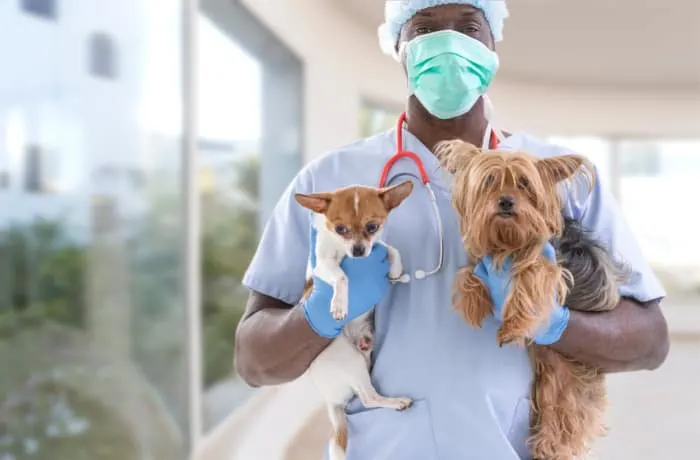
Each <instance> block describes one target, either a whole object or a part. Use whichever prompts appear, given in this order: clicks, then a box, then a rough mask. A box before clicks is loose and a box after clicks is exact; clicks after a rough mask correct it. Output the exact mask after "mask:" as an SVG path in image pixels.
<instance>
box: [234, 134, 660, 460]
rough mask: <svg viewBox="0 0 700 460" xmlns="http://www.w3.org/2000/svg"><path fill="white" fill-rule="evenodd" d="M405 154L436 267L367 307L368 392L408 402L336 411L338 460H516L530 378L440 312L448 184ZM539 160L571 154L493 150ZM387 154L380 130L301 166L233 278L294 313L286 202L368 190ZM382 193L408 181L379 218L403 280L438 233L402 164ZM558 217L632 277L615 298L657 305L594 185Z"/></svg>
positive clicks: (422, 151)
mask: <svg viewBox="0 0 700 460" xmlns="http://www.w3.org/2000/svg"><path fill="white" fill-rule="evenodd" d="M404 143H405V148H406V150H410V151H413V152H415V153H416V154H417V155H418V156H419V157H420V158H421V159H422V161H423V163H424V165H425V168H426V170H427V172H428V175H429V176H430V179H431V181H432V184H433V188H434V190H435V192H436V194H437V199H438V206H439V210H440V215H441V218H442V224H443V231H444V240H445V241H444V244H445V259H444V263H443V268H442V270H441V271H440V272H439V273H437V274H435V275H432V276H429V277H427V278H425V279H423V280H413V281H411V282H410V283H408V284H397V285H394V286H393V287H392V288H391V290H390V292H389V294H388V295H387V297H386V298H385V299H384V301H382V303H380V304H379V305H378V306H377V309H376V326H377V339H376V349H375V352H374V358H375V361H374V364H373V368H372V381H373V382H374V385H375V386H376V388H377V390H378V391H379V392H380V393H381V394H384V395H387V396H408V397H411V398H413V399H414V401H415V403H414V405H413V406H412V407H411V408H410V409H408V410H407V411H405V412H396V411H393V410H390V409H370V410H367V409H364V408H363V407H362V405H361V404H360V403H359V401H358V400H357V399H355V400H353V401H352V402H351V403H350V404H349V405H348V408H347V412H348V417H349V443H348V452H347V460H368V459H371V460H464V459H475V460H517V459H528V458H530V457H529V454H528V451H527V448H526V438H527V436H528V430H529V412H530V400H529V393H530V385H531V382H532V370H531V368H530V363H529V360H528V356H527V353H526V351H525V350H524V349H522V348H518V347H517V346H515V345H509V346H504V347H503V348H500V347H499V346H498V345H497V343H496V331H497V329H498V323H497V322H496V320H494V319H492V318H489V319H488V320H487V321H486V322H485V324H484V327H483V328H482V329H473V328H472V327H470V326H469V325H467V324H466V323H465V322H464V321H463V320H462V318H461V317H460V316H459V315H458V314H457V313H456V312H455V311H454V310H453V308H452V306H451V297H452V287H453V281H454V276H455V273H456V271H457V269H458V268H459V267H461V266H463V265H465V263H466V255H465V251H464V248H463V246H462V240H461V236H460V233H459V226H458V218H457V214H456V212H455V211H454V209H453V208H452V204H451V199H450V191H449V177H448V176H447V175H446V173H445V172H444V171H443V170H441V168H440V166H439V164H438V161H437V159H436V158H435V157H434V156H433V154H432V153H431V152H430V151H429V150H428V149H427V148H426V147H425V146H424V145H423V144H422V143H421V142H420V141H419V140H418V139H417V138H416V137H415V136H413V135H412V134H411V133H409V132H408V131H407V130H406V129H404ZM499 148H501V149H517V150H524V151H527V152H530V153H532V154H534V155H538V156H541V157H548V156H555V155H562V154H567V153H572V151H571V150H568V149H564V148H562V147H558V146H555V145H552V144H548V143H546V142H543V141H541V140H538V139H535V138H533V137H532V136H529V135H527V134H525V133H515V134H513V135H512V136H510V137H509V138H507V139H506V140H505V141H503V142H502V143H501V145H500V147H499ZM395 151H396V131H395V130H390V131H387V132H385V133H382V134H379V135H377V136H374V137H371V138H368V139H364V140H362V141H359V142H356V143H354V144H351V145H349V146H347V147H343V148H341V149H338V150H335V151H332V152H330V153H328V154H326V155H324V156H322V157H320V158H318V159H316V160H314V161H312V162H311V163H309V164H308V165H306V167H304V168H303V169H302V170H301V171H300V172H299V174H298V175H297V177H296V178H295V179H294V180H293V181H292V183H291V184H290V185H289V187H288V188H287V190H286V192H285V193H284V195H283V196H282V197H281V199H280V201H279V202H278V204H277V206H276V208H275V210H274V211H273V215H272V217H271V219H270V220H269V222H268V223H267V225H266V227H265V230H264V232H263V235H262V239H261V241H260V245H259V247H258V249H257V252H256V254H255V256H254V258H253V260H252V262H251V264H250V267H249V268H248V271H247V273H246V275H245V277H244V284H245V285H246V286H247V287H248V288H250V289H253V290H255V291H258V292H261V293H263V294H266V295H269V296H272V297H276V298H278V299H280V300H282V301H284V302H286V303H289V304H296V303H297V302H298V300H299V299H300V297H301V295H302V292H303V289H304V279H305V274H306V268H307V262H308V258H309V236H308V235H309V218H308V211H306V210H304V209H303V208H302V207H301V206H299V205H298V204H297V202H296V201H295V200H294V194H295V193H314V192H322V191H332V190H335V189H337V188H340V187H345V186H350V185H355V184H363V185H372V186H376V185H377V182H378V181H379V176H380V173H381V170H382V168H383V166H384V164H385V163H386V161H387V160H388V159H389V157H391V156H392V155H393V154H394V152H395ZM389 177H390V184H395V183H399V182H400V181H403V180H406V179H413V180H414V181H415V188H414V192H413V193H412V194H411V195H410V196H409V197H408V198H407V199H406V201H404V202H403V204H402V205H401V206H399V207H398V208H397V209H395V210H394V211H392V213H391V215H390V216H389V219H388V222H387V225H386V229H385V232H384V240H385V241H386V242H387V243H389V244H390V245H392V246H394V247H395V248H397V249H398V250H399V251H400V253H401V256H402V260H403V264H404V270H405V272H406V273H414V272H415V271H416V270H426V271H429V270H432V269H433V268H434V267H435V265H436V264H437V260H438V254H439V247H438V244H439V242H438V231H437V225H436V222H435V216H434V215H433V210H432V208H431V204H430V201H429V196H428V194H427V192H426V190H425V188H424V187H423V185H422V183H421V182H420V179H419V177H420V176H419V174H418V170H417V168H416V165H415V164H414V163H413V162H412V161H410V160H408V159H403V160H400V161H399V162H397V163H396V164H395V165H394V167H393V168H392V171H391V173H390V175H389ZM563 194H564V198H565V210H566V213H567V214H568V215H569V216H571V217H574V218H578V219H580V220H581V221H582V223H583V224H584V225H585V226H586V227H588V228H589V229H591V230H592V231H593V232H594V233H595V234H596V235H597V237H598V238H600V239H601V240H602V241H603V242H604V243H605V244H606V245H607V246H608V247H609V248H611V249H612V251H613V253H614V254H615V255H616V256H617V257H619V258H621V259H622V260H624V261H625V262H626V263H627V264H628V265H629V266H630V268H631V269H632V270H633V274H632V276H631V277H630V281H629V282H628V284H627V285H625V286H623V287H622V288H621V290H620V291H621V294H622V295H624V296H628V297H633V298H635V299H637V300H638V301H642V302H644V301H649V300H652V299H657V298H661V297H665V295H666V294H665V292H664V290H663V288H662V286H661V284H660V283H659V281H658V279H657V278H656V276H655V275H654V273H653V272H652V270H651V268H650V267H649V265H648V263H647V262H646V260H645V258H644V256H643V255H642V252H641V250H640V249H639V247H638V245H637V243H636V241H635V238H634V237H633V235H632V232H631V231H630V229H629V227H628V225H627V223H626V222H625V221H624V219H623V216H622V213H621V212H620V210H619V208H618V206H617V204H616V203H615V200H614V199H613V197H612V195H611V194H610V193H609V191H607V190H605V189H603V188H602V187H601V184H600V181H598V180H596V185H595V187H594V189H593V191H592V192H591V193H590V194H589V193H588V191H582V190H576V189H574V188H569V189H567V190H565V191H564V192H563Z"/></svg>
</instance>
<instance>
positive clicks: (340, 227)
mask: <svg viewBox="0 0 700 460" xmlns="http://www.w3.org/2000/svg"><path fill="white" fill-rule="evenodd" d="M348 231H349V229H348V227H346V226H345V225H336V226H335V232H336V233H337V234H338V235H345V234H347V233H348Z"/></svg>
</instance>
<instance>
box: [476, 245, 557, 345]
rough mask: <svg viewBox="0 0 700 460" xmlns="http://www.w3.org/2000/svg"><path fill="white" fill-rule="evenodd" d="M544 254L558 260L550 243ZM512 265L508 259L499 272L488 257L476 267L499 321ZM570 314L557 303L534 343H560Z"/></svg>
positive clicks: (508, 286)
mask: <svg viewBox="0 0 700 460" xmlns="http://www.w3.org/2000/svg"><path fill="white" fill-rule="evenodd" d="M542 254H543V255H544V256H545V257H546V258H547V259H549V260H552V261H554V260H556V253H555V250H554V246H552V245H551V244H550V243H547V244H546V245H545V246H544V250H543V251H542ZM511 264H512V261H511V260H510V259H506V261H505V263H504V264H503V270H502V271H499V270H497V269H496V268H495V267H494V266H493V258H492V257H491V255H487V256H486V257H484V258H483V259H482V260H480V261H479V263H477V265H476V267H474V274H475V275H476V276H477V277H479V279H481V281H483V282H484V285H485V286H486V288H487V289H488V291H489V294H490V295H491V300H492V302H493V307H494V312H493V314H494V316H495V317H496V319H498V320H499V321H500V320H502V319H503V304H504V303H505V300H506V296H507V295H508V291H509V289H510V278H511V275H510V270H511ZM570 314H571V312H570V311H569V309H568V308H567V307H565V306H562V305H559V303H557V304H556V305H555V306H554V310H553V311H552V314H551V316H550V317H549V321H547V322H545V323H543V324H542V325H541V326H540V327H539V329H538V330H537V332H535V337H534V338H533V339H534V342H535V343H536V344H538V345H551V344H553V343H556V342H558V341H559V339H560V338H561V336H562V334H563V333H564V330H566V327H567V326H568V324H569V316H570Z"/></svg>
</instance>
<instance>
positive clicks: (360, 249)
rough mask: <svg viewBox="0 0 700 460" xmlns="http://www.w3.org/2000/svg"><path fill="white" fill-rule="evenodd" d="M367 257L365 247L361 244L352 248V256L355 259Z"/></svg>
mask: <svg viewBox="0 0 700 460" xmlns="http://www.w3.org/2000/svg"><path fill="white" fill-rule="evenodd" d="M364 255H365V247H364V246H362V245H361V244H356V245H354V246H353V247H352V256H353V257H362V256H364Z"/></svg>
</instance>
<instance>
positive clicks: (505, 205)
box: [498, 196, 515, 212]
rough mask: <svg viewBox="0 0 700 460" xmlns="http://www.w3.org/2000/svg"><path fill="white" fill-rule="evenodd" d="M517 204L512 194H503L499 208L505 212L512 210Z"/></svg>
mask: <svg viewBox="0 0 700 460" xmlns="http://www.w3.org/2000/svg"><path fill="white" fill-rule="evenodd" d="M514 206H515V199H513V197H512V196H502V197H500V198H499V199H498V209H499V210H501V211H503V212H510V211H512V210H513V207H514Z"/></svg>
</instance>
